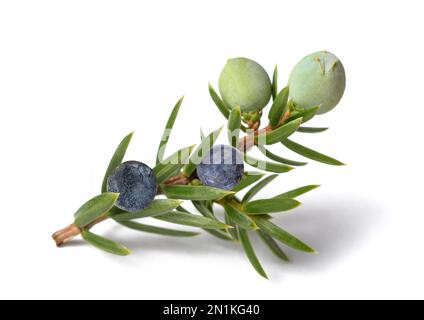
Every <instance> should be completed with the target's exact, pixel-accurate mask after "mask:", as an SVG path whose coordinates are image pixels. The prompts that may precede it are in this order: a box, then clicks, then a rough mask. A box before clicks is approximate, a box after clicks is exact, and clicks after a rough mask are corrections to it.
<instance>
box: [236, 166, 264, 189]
mask: <svg viewBox="0 0 424 320" xmlns="http://www.w3.org/2000/svg"><path fill="white" fill-rule="evenodd" d="M263 176H264V174H263V173H260V172H254V171H250V172H249V171H247V172H245V173H244V174H243V177H242V178H241V181H240V183H239V184H238V185H237V186H235V187H234V188H233V191H234V192H239V191H241V190H243V189H244V188H247V187H248V186H250V185H252V184H254V183H255V182H256V181H258V180H260V179H262V177H263Z"/></svg>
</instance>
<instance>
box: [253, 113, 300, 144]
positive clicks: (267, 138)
mask: <svg viewBox="0 0 424 320" xmlns="http://www.w3.org/2000/svg"><path fill="white" fill-rule="evenodd" d="M301 123H302V118H298V119H295V120H293V121H290V122H288V123H286V124H284V125H282V126H281V127H279V128H277V129H273V130H271V131H268V132H266V133H262V134H259V135H258V136H256V137H255V144H261V143H262V142H263V143H264V144H267V145H270V144H275V143H277V142H281V141H282V140H284V139H285V138H287V137H289V136H291V135H292V134H293V133H295V132H296V131H297V129H298V128H299V126H300V124H301Z"/></svg>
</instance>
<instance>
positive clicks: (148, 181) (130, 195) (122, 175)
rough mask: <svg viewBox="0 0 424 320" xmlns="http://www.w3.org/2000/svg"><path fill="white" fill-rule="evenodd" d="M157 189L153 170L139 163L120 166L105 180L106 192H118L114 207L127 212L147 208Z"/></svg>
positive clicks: (126, 163) (130, 162)
mask: <svg viewBox="0 0 424 320" xmlns="http://www.w3.org/2000/svg"><path fill="white" fill-rule="evenodd" d="M157 187H158V185H157V181H156V176H155V174H154V172H153V170H152V169H151V168H150V167H148V166H147V165H145V164H144V163H142V162H139V161H127V162H124V163H122V164H120V165H119V166H118V167H117V168H116V169H115V170H113V172H112V173H111V175H110V176H109V178H108V179H107V190H108V191H109V192H119V197H118V200H117V201H116V203H115V205H116V206H117V207H118V208H120V209H123V210H125V211H129V212H135V211H140V210H143V209H145V208H147V207H148V206H149V205H150V204H151V203H152V201H153V199H154V198H155V196H156V191H157Z"/></svg>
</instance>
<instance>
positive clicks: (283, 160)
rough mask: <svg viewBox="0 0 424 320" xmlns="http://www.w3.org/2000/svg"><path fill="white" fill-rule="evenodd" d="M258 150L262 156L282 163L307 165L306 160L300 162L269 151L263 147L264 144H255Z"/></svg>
mask: <svg viewBox="0 0 424 320" xmlns="http://www.w3.org/2000/svg"><path fill="white" fill-rule="evenodd" d="M257 147H258V149H259V151H260V152H262V154H263V155H264V156H266V157H267V158H269V159H271V160H274V161H277V162H280V163H284V164H288V165H291V166H304V165H307V164H308V163H307V162H300V161H294V160H290V159H286V158H283V157H280V156H278V155H276V154H275V153H272V152H271V151H269V150H268V149H267V148H265V147H264V146H257Z"/></svg>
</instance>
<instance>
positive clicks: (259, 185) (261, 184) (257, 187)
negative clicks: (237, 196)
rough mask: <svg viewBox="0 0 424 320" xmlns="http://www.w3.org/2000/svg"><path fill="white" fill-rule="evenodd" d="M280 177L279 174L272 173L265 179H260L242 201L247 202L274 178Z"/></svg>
mask: <svg viewBox="0 0 424 320" xmlns="http://www.w3.org/2000/svg"><path fill="white" fill-rule="evenodd" d="M277 177H278V174H272V175H270V176H268V177H266V178H264V179H263V180H261V181H259V182H258V183H257V184H255V185H254V186H253V187H252V188H251V189H250V190H249V191H248V192H246V194H245V195H244V197H243V200H242V201H241V202H242V203H247V202H248V201H250V199H252V198H253V197H254V196H255V195H257V194H258V192H259V191H261V190H262V189H263V188H265V187H266V186H267V185H268V184H269V183H270V182H271V181H272V180H274V179H275V178H277Z"/></svg>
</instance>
